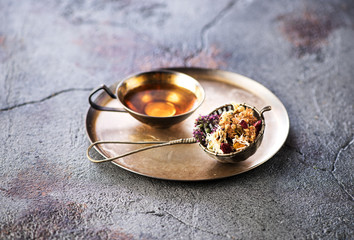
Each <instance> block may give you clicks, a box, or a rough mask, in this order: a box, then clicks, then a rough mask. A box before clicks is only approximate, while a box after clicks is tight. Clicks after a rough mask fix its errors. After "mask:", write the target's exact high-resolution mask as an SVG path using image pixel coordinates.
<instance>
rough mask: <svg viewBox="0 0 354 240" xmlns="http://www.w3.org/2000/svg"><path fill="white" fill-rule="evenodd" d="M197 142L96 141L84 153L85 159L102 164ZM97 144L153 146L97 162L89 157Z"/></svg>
mask: <svg viewBox="0 0 354 240" xmlns="http://www.w3.org/2000/svg"><path fill="white" fill-rule="evenodd" d="M196 142H197V140H196V139H195V138H182V139H177V140H173V141H169V142H125V141H97V142H94V143H92V144H91V145H90V146H89V147H88V148H87V151H86V156H87V158H88V159H89V160H90V161H91V162H94V163H103V162H110V161H113V160H116V159H118V158H122V157H126V156H129V155H132V154H134V153H138V152H142V151H145V150H149V149H153V148H158V147H164V146H169V145H174V144H191V143H196ZM98 144H154V145H151V146H148V147H143V148H139V149H136V150H133V151H130V152H127V153H124V154H121V155H118V156H116V157H111V158H106V159H102V160H97V159H93V158H91V156H90V150H91V149H92V148H93V147H94V146H96V145H98Z"/></svg>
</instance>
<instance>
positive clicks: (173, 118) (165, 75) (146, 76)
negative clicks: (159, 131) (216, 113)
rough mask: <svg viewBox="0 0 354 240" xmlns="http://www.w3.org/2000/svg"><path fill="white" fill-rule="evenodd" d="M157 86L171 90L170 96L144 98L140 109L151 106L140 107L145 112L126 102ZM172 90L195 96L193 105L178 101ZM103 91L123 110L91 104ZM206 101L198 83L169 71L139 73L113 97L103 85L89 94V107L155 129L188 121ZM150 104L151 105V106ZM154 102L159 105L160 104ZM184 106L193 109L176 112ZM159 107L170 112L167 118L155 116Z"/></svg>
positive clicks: (119, 87)
mask: <svg viewBox="0 0 354 240" xmlns="http://www.w3.org/2000/svg"><path fill="white" fill-rule="evenodd" d="M157 86H159V87H160V88H162V89H163V88H165V87H167V86H168V88H169V92H168V93H167V94H162V96H157V97H158V98H159V99H153V98H154V96H148V97H146V96H143V97H142V98H144V99H141V100H142V101H141V105H144V104H149V105H146V106H145V105H144V106H139V107H140V108H141V109H144V111H137V110H136V109H135V108H133V107H132V106H131V104H129V102H128V101H127V100H126V98H127V96H129V94H130V95H131V94H132V93H134V91H137V90H139V89H149V88H151V87H153V88H156V87H157ZM173 89H176V90H175V91H177V89H178V91H179V92H182V93H183V92H185V93H188V94H191V93H192V94H193V95H194V97H193V99H194V100H193V102H186V99H182V98H181V97H179V95H178V94H177V92H174V90H173ZM100 90H104V91H105V92H106V93H107V94H108V95H109V96H110V97H111V98H114V99H117V100H118V101H119V102H120V103H121V104H122V105H123V108H110V107H105V106H100V105H98V104H96V103H95V102H94V101H93V100H92V97H93V95H94V94H95V93H96V92H98V91H100ZM145 98H147V100H146V101H147V102H145ZM204 99H205V92H204V89H203V87H202V86H201V85H200V83H199V82H198V81H197V80H196V79H194V78H192V77H191V76H189V75H186V74H184V73H179V72H174V71H168V70H157V71H151V72H143V73H139V74H137V75H133V76H131V77H128V78H126V79H125V80H123V81H121V82H120V83H119V84H118V86H117V88H116V90H115V93H113V92H112V91H111V89H110V88H108V87H107V86H106V85H101V86H100V87H98V88H96V89H95V90H94V91H93V92H92V93H91V94H90V96H89V103H90V105H91V107H92V108H94V109H96V110H100V111H111V112H127V113H129V114H130V115H131V116H133V117H134V118H136V119H137V120H139V121H140V122H142V123H145V124H148V125H150V126H152V127H156V128H168V127H170V126H172V125H174V124H177V123H179V122H181V121H183V120H185V119H186V118H188V117H189V116H190V115H191V114H192V113H193V112H194V111H195V110H196V109H197V108H198V107H199V106H200V105H201V104H202V102H203V101H204ZM148 101H150V102H149V103H148ZM154 101H157V103H156V102H154ZM183 101H184V102H183ZM181 102H183V104H187V105H188V104H190V105H191V107H190V108H189V109H186V110H185V111H183V110H182V111H181V110H179V111H177V110H176V107H175V106H177V104H180V103H181ZM152 103H153V104H152ZM160 107H167V108H168V109H167V116H165V115H164V116H159V115H158V114H157V115H155V114H154V113H155V112H157V113H158V112H159V111H160V110H161V109H159V108H160Z"/></svg>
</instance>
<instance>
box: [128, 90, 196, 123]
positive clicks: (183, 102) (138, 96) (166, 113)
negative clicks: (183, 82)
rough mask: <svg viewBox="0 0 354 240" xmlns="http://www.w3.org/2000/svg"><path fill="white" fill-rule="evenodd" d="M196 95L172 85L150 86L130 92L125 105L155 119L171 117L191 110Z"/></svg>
mask: <svg viewBox="0 0 354 240" xmlns="http://www.w3.org/2000/svg"><path fill="white" fill-rule="evenodd" d="M196 100H197V97H196V96H195V94H194V93H193V92H191V91H189V90H187V89H185V88H182V87H179V86H176V85H172V84H164V85H157V84H154V85H153V84H150V85H144V86H141V87H137V88H135V89H133V90H131V91H129V92H128V93H127V94H126V96H125V97H124V104H125V105H126V106H127V107H128V108H130V109H131V110H133V111H135V112H137V113H140V114H145V115H148V116H153V117H170V116H174V115H180V114H183V113H185V112H188V111H189V110H191V109H192V108H193V106H194V104H195V103H196Z"/></svg>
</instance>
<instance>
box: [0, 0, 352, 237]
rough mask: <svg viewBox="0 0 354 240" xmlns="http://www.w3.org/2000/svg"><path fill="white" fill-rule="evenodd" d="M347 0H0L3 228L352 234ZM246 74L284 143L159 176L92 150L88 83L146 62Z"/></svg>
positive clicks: (2, 231) (9, 232) (48, 232)
mask: <svg viewBox="0 0 354 240" xmlns="http://www.w3.org/2000/svg"><path fill="white" fill-rule="evenodd" d="M353 39H354V3H353V1H349V0H348V1H344V0H343V1H340V0H334V1H321V2H320V1H290V0H282V1H260V0H239V1H227V0H221V1H217V3H216V1H211V0H205V1H202V0H198V1H157V0H152V1H131V0H120V1H100V0H97V1H95V0H93V1H69V0H67V1H65V0H63V1H34V0H32V1H11V0H1V1H0V84H1V88H0V132H1V134H0V140H1V147H0V159H1V168H0V181H1V185H0V200H1V205H0V238H1V239H295V238H296V239H353V238H354V237H353V235H354V231H353V229H354V226H353V195H354V188H353V185H354V184H353V182H354V181H353V169H354V162H353V156H354V154H353V151H354V145H353V102H354V97H353V92H354V81H353V78H354V40H353ZM176 66H187V67H204V68H217V69H224V70H228V71H233V72H237V73H239V74H243V75H245V76H247V77H250V78H252V79H255V80H256V81H258V82H260V83H261V84H263V85H264V86H266V87H267V88H269V89H270V90H271V91H272V92H273V93H274V94H276V95H277V96H278V97H279V98H280V100H281V101H282V102H283V103H284V105H285V107H286V108H287V110H288V114H289V117H290V125H291V128H290V133H289V137H288V139H287V141H286V143H285V145H284V146H283V147H282V148H281V150H280V151H279V152H278V153H277V154H276V155H275V156H274V157H273V158H272V159H270V160H269V161H268V162H266V163H265V164H263V165H261V166H260V167H258V168H256V169H254V170H252V171H249V172H247V173H244V174H241V175H238V176H235V177H231V178H227V179H223V180H218V181H210V182H190V183H188V182H171V181H161V180H155V179H150V178H146V177H142V176H138V175H135V174H133V173H130V172H127V171H125V170H123V169H120V168H118V167H116V166H114V165H112V164H100V165H97V164H93V163H90V162H89V161H88V160H87V159H86V157H85V151H86V148H87V147H88V145H89V142H88V139H87V137H86V133H85V126H84V118H85V114H86V111H87V109H88V102H87V97H88V94H89V93H90V91H91V90H92V89H93V88H95V87H97V86H98V85H100V84H101V83H106V84H113V83H114V82H116V81H119V79H122V78H123V77H125V76H127V75H130V74H132V73H136V72H140V71H145V70H151V69H154V68H159V67H176Z"/></svg>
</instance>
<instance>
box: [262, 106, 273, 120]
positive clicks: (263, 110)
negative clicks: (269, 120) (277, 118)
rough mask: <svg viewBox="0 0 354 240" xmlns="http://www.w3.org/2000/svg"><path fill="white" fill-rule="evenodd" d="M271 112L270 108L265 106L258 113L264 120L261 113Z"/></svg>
mask: <svg viewBox="0 0 354 240" xmlns="http://www.w3.org/2000/svg"><path fill="white" fill-rule="evenodd" d="M270 110H272V107H271V106H265V107H264V108H262V109H261V111H260V113H261V116H262V118H264V116H263V113H264V112H267V111H270Z"/></svg>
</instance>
